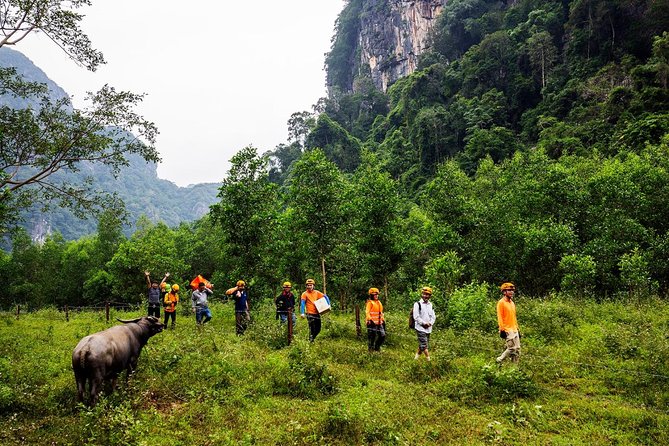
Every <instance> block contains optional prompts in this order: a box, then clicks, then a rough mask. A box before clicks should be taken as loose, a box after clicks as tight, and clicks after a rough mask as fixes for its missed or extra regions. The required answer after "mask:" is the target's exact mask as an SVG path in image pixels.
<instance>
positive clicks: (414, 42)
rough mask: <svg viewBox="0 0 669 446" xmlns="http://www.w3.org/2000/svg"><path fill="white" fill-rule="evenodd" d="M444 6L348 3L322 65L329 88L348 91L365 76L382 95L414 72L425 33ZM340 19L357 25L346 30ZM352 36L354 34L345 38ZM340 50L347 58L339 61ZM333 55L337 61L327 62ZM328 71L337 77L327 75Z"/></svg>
mask: <svg viewBox="0 0 669 446" xmlns="http://www.w3.org/2000/svg"><path fill="white" fill-rule="evenodd" d="M445 3H446V0H413V1H403V0H358V1H357V2H356V1H354V0H352V1H351V2H349V4H348V5H347V7H346V8H345V9H344V11H343V12H342V15H340V18H339V22H338V28H337V34H338V35H337V36H335V40H334V42H335V43H334V44H333V48H332V52H331V53H330V54H329V55H328V60H326V66H327V69H328V85H329V86H330V87H338V88H339V89H341V90H343V91H345V92H352V91H353V90H354V85H355V79H356V78H359V77H360V76H368V77H370V78H371V80H372V82H373V83H374V85H375V87H376V88H378V89H379V90H382V91H386V89H387V88H388V87H389V86H390V85H391V84H392V83H393V82H394V81H396V80H397V79H399V78H401V77H403V76H406V75H408V74H410V73H412V72H413V71H414V70H415V69H416V65H417V62H418V56H419V55H420V54H421V53H422V52H423V51H424V50H425V49H426V46H427V41H428V39H427V38H428V34H429V32H430V30H431V29H432V27H433V26H434V24H435V19H436V18H437V16H438V15H439V13H440V12H441V11H442V9H443V7H444V5H445ZM353 11H355V14H354V13H353ZM347 13H348V16H346V14H347ZM353 15H355V17H353ZM345 19H347V20H348V21H353V20H356V19H357V23H355V25H356V26H352V25H351V24H350V23H349V24H348V26H344V25H347V23H344V22H343V20H345ZM342 33H348V34H349V36H342V35H340V34H342ZM354 33H355V34H357V35H355V36H354V35H350V34H354ZM354 37H355V39H354ZM337 45H339V48H337V47H336V46H337ZM342 47H344V48H342ZM344 50H345V51H346V52H347V53H348V54H347V56H348V57H346V58H343V57H341V52H343V51H344ZM335 51H338V52H339V56H340V57H339V58H338V59H335V58H334V57H331V56H332V55H333V53H335ZM344 62H348V63H347V65H348V66H347V67H344V66H342V65H343V63H344ZM334 64H339V66H334ZM336 70H339V72H338V73H337V72H336ZM344 70H347V71H348V72H347V73H346V76H344V75H342V71H344ZM330 71H333V73H334V74H338V75H332V76H331V73H330Z"/></svg>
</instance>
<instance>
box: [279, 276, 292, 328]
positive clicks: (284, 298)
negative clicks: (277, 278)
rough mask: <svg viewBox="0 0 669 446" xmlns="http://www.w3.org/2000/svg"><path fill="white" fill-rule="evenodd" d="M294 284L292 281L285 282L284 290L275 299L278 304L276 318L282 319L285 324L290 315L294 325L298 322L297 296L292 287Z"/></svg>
mask: <svg viewBox="0 0 669 446" xmlns="http://www.w3.org/2000/svg"><path fill="white" fill-rule="evenodd" d="M292 288H293V285H292V284H291V283H290V282H283V291H281V294H279V295H278V296H277V298H276V299H274V305H275V306H276V318H277V319H279V320H281V323H282V324H285V323H286V321H287V320H288V315H289V314H291V315H292V319H293V327H294V326H295V324H296V323H297V316H295V312H294V311H293V310H294V309H295V296H294V295H293V292H292V291H291V289H292Z"/></svg>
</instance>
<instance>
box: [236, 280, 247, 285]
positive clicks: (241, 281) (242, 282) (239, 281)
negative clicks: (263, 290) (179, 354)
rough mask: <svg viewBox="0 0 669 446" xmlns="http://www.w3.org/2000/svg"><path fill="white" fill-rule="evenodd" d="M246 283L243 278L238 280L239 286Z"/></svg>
mask: <svg viewBox="0 0 669 446" xmlns="http://www.w3.org/2000/svg"><path fill="white" fill-rule="evenodd" d="M244 285H246V283H245V282H244V281H243V280H238V281H237V286H244Z"/></svg>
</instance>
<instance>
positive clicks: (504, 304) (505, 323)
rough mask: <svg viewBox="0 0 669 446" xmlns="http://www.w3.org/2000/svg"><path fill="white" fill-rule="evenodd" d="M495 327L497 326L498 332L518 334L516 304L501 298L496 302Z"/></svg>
mask: <svg viewBox="0 0 669 446" xmlns="http://www.w3.org/2000/svg"><path fill="white" fill-rule="evenodd" d="M497 325H499V331H506V332H507V333H511V334H513V333H517V332H518V321H517V320H516V304H515V303H514V302H513V301H512V300H511V299H507V298H506V297H503V298H501V299H500V300H499V301H498V302H497Z"/></svg>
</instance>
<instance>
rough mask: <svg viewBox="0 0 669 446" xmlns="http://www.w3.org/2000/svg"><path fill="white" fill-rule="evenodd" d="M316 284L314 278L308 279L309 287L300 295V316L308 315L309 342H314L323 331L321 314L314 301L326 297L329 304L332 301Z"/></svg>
mask: <svg viewBox="0 0 669 446" xmlns="http://www.w3.org/2000/svg"><path fill="white" fill-rule="evenodd" d="M315 286H316V282H315V281H314V279H307V289H306V291H305V292H304V293H302V296H301V297H300V317H301V318H303V319H304V317H305V315H306V318H307V322H308V323H309V342H314V340H315V339H316V336H318V333H320V332H321V315H320V314H319V313H318V309H317V308H316V304H315V303H314V302H316V301H317V300H318V299H320V298H322V297H324V298H325V299H326V300H327V302H328V304H329V303H330V299H329V298H328V297H327V296H326V295H325V294H323V293H321V292H320V291H318V290H316V289H314V287H315Z"/></svg>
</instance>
